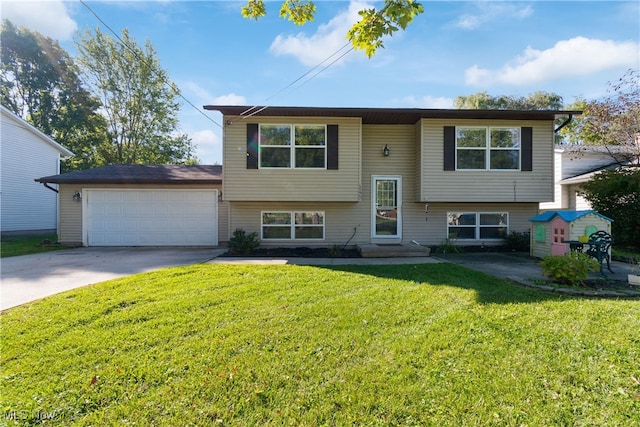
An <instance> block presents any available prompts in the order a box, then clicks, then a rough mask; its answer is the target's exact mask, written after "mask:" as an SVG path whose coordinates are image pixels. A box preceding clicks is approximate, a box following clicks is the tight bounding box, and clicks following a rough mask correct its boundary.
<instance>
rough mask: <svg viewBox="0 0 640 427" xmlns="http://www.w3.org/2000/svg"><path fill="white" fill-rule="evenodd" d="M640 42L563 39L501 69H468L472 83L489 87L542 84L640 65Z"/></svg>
mask: <svg viewBox="0 0 640 427" xmlns="http://www.w3.org/2000/svg"><path fill="white" fill-rule="evenodd" d="M639 52H640V45H639V44H638V43H636V42H632V41H625V42H616V41H613V40H596V39H588V38H585V37H575V38H572V39H569V40H561V41H559V42H558V43H556V44H555V45H554V46H553V47H551V48H549V49H546V50H537V49H534V48H532V47H527V49H526V50H525V52H524V54H523V55H521V56H519V57H517V58H515V59H514V60H513V61H511V63H508V64H506V65H504V66H503V67H502V68H500V69H497V70H490V69H486V68H481V67H479V66H478V65H473V66H472V67H470V68H468V69H467V70H466V71H465V82H466V83H467V84H469V85H482V86H487V85H491V84H494V83H500V84H508V85H528V84H538V83H540V82H544V81H550V80H556V79H561V78H567V77H573V76H579V75H588V74H593V73H596V72H600V71H604V70H608V69H612V68H618V67H633V68H635V67H637V65H638V62H639V61H640V53H639Z"/></svg>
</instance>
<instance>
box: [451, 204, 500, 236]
mask: <svg viewBox="0 0 640 427" xmlns="http://www.w3.org/2000/svg"><path fill="white" fill-rule="evenodd" d="M451 214H462V215H465V214H474V215H475V216H476V223H475V225H473V226H472V225H449V215H451ZM502 214H505V215H506V218H507V222H506V224H505V225H504V226H502V225H481V224H480V215H502ZM446 221H447V239H448V238H449V228H450V227H461V228H473V229H474V230H475V231H474V236H475V237H474V238H473V239H461V238H456V239H454V240H456V241H466V242H477V241H491V242H499V241H501V240H504V239H501V238H482V237H480V229H481V228H497V227H505V229H506V230H505V235H507V234H509V212H506V211H503V212H471V211H448V212H447V216H446Z"/></svg>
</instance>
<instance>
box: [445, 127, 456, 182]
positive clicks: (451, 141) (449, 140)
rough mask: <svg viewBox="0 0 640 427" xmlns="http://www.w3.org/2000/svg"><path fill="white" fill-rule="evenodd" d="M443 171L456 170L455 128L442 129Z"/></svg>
mask: <svg viewBox="0 0 640 427" xmlns="http://www.w3.org/2000/svg"><path fill="white" fill-rule="evenodd" d="M444 170H446V171H454V170H456V127H455V126H445V127H444Z"/></svg>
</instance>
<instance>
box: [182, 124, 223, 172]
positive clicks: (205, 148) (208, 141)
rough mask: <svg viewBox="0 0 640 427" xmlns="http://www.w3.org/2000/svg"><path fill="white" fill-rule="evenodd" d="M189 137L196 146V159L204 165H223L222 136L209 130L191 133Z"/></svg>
mask: <svg viewBox="0 0 640 427" xmlns="http://www.w3.org/2000/svg"><path fill="white" fill-rule="evenodd" d="M189 136H190V137H191V140H192V141H193V143H194V144H195V145H196V157H197V158H198V159H200V161H201V163H202V164H205V165H210V164H213V163H215V162H218V163H221V160H220V159H221V152H222V144H221V142H220V136H218V135H217V134H215V133H214V132H213V131H212V130H209V129H206V130H200V131H195V132H189Z"/></svg>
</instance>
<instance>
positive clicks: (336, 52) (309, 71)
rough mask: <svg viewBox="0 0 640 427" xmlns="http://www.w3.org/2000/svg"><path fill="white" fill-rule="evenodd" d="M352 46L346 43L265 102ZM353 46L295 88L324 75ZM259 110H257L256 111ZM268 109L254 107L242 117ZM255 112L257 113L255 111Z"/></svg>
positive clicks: (265, 107) (243, 113) (351, 49)
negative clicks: (319, 75) (321, 74)
mask: <svg viewBox="0 0 640 427" xmlns="http://www.w3.org/2000/svg"><path fill="white" fill-rule="evenodd" d="M350 44H351V42H347V43H345V45H344V46H342V47H341V48H339V49H338V50H336V51H335V52H333V53H332V54H331V55H329V56H327V57H326V58H325V59H323V60H322V61H321V62H320V63H318V64H317V65H315V66H314V67H313V68H311V69H309V70H308V71H307V72H306V73H304V74H302V75H301V76H300V77H298V78H297V79H295V80H294V81H292V82H291V83H289V84H288V85H286V86H285V87H284V88H282V89H280V90H279V91H278V92H276V93H274V94H273V95H271V96H269V97H267V98H266V99H265V101H268V100H270V99H271V98H275V97H276V96H278V95H280V94H281V93H282V92H285V91H286V90H287V89H289V88H291V87H292V86H293V85H295V84H296V83H297V82H299V81H300V80H302V79H303V78H304V77H306V76H307V75H309V74H311V72H312V71H314V70H315V69H317V68H319V67H320V66H321V65H322V64H324V63H325V62H327V61H328V60H329V59H331V58H332V57H334V56H335V55H337V54H338V53H339V52H340V51H341V50H343V49H344V48H346V47H347V46H349V45H350ZM353 49H354V48H353V46H351V48H350V49H349V50H347V51H346V52H344V53H343V54H342V55H340V56H338V57H337V58H336V59H334V60H333V61H331V62H330V63H329V64H327V65H326V66H325V67H323V68H322V69H321V70H320V71H318V72H317V73H315V74H314V75H312V76H311V77H309V78H308V79H307V80H305V81H303V82H302V83H301V84H299V85H298V86H296V87H295V88H296V89H297V88H299V87H302V86H304V85H305V84H307V83H309V82H310V81H311V80H313V79H314V78H315V77H316V76H317V75H318V74H320V73H322V72H323V71H325V70H326V69H327V68H329V67H331V66H332V65H333V64H335V63H336V62H338V61H339V60H340V59H342V58H344V57H345V56H346V55H347V54H348V53H350V52H351V51H353ZM256 108H257V110H255V109H256ZM267 108H269V106H268V105H265V106H259V105H254V106H253V107H251V108H249V109H247V110H245V111H243V112H242V113H240V115H241V116H243V118H244V119H246V118H249V117H252V116H254V115H256V114H258V113H260V112H261V111H264V110H266V109H267ZM253 110H255V111H253ZM249 111H252V112H251V113H249Z"/></svg>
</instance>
